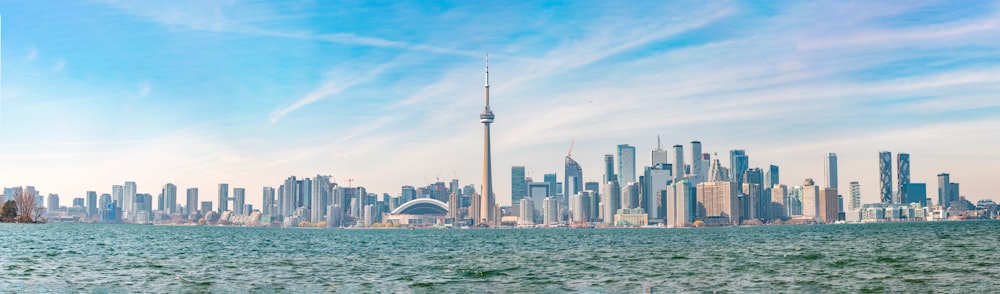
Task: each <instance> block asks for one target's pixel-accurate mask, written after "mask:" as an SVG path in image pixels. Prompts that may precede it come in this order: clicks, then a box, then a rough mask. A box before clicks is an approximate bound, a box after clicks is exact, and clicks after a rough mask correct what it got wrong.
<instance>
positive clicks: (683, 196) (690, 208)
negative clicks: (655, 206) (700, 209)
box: [662, 180, 696, 227]
mask: <svg viewBox="0 0 1000 294" xmlns="http://www.w3.org/2000/svg"><path fill="white" fill-rule="evenodd" d="M662 192H663V193H664V194H666V195H664V196H663V197H664V198H665V199H666V205H665V206H666V210H667V213H666V221H665V223H666V225H667V227H689V226H691V224H692V223H694V219H695V212H696V209H694V207H695V206H696V197H695V194H696V193H695V190H694V187H693V186H691V182H690V181H688V180H681V181H679V182H672V183H670V185H668V186H667V188H666V189H665V190H664V191H662Z"/></svg>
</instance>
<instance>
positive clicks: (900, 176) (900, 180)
mask: <svg viewBox="0 0 1000 294" xmlns="http://www.w3.org/2000/svg"><path fill="white" fill-rule="evenodd" d="M896 172H897V174H896V175H897V177H896V191H897V192H896V199H894V200H895V201H893V203H896V204H906V203H910V202H909V201H910V198H909V196H907V192H908V191H907V190H906V185H907V184H909V183H910V154H907V153H898V154H896ZM925 201H926V200H925Z"/></svg>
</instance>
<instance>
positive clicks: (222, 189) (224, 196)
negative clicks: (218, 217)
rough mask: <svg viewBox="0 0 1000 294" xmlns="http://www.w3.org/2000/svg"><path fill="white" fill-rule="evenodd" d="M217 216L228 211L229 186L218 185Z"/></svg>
mask: <svg viewBox="0 0 1000 294" xmlns="http://www.w3.org/2000/svg"><path fill="white" fill-rule="evenodd" d="M218 209H219V211H218V212H219V214H222V212H223V211H227V210H229V184H225V183H223V184H219V207H218Z"/></svg>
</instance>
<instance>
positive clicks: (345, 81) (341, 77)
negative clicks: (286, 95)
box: [271, 64, 390, 124]
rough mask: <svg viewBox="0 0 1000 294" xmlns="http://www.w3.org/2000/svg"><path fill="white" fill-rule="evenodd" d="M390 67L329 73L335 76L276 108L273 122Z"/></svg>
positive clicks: (385, 65) (383, 65)
mask: <svg viewBox="0 0 1000 294" xmlns="http://www.w3.org/2000/svg"><path fill="white" fill-rule="evenodd" d="M388 67H390V64H382V65H379V66H377V67H375V68H371V69H369V70H368V71H367V72H363V73H352V74H329V75H328V76H330V75H332V76H334V77H328V79H327V80H326V81H325V82H323V84H322V85H320V86H319V87H318V88H316V89H314V90H312V91H311V92H309V93H308V94H306V95H305V96H303V97H302V98H299V99H298V100H296V101H295V103H292V104H291V105H288V106H285V107H281V108H279V109H278V110H275V111H274V112H273V113H272V114H271V123H272V124H273V123H277V122H278V121H279V120H281V118H283V117H285V116H286V115H288V114H289V113H292V112H293V111H295V110H297V109H299V108H302V107H304V106H306V105H309V104H312V103H315V102H316V101H320V100H322V99H325V98H328V97H330V96H333V95H336V94H338V93H340V92H342V91H344V90H347V89H349V88H351V87H352V86H354V85H357V84H362V83H365V82H368V81H371V80H372V79H373V78H375V77H376V76H378V75H379V74H380V73H381V72H382V71H384V70H385V69H386V68H388Z"/></svg>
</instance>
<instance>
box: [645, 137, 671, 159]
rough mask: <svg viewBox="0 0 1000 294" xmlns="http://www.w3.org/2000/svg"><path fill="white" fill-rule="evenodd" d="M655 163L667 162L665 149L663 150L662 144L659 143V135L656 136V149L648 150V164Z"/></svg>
mask: <svg viewBox="0 0 1000 294" xmlns="http://www.w3.org/2000/svg"><path fill="white" fill-rule="evenodd" d="M657 164H664V165H665V164H667V151H666V150H663V146H662V145H660V136H656V149H653V151H651V152H649V166H656V165H657Z"/></svg>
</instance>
